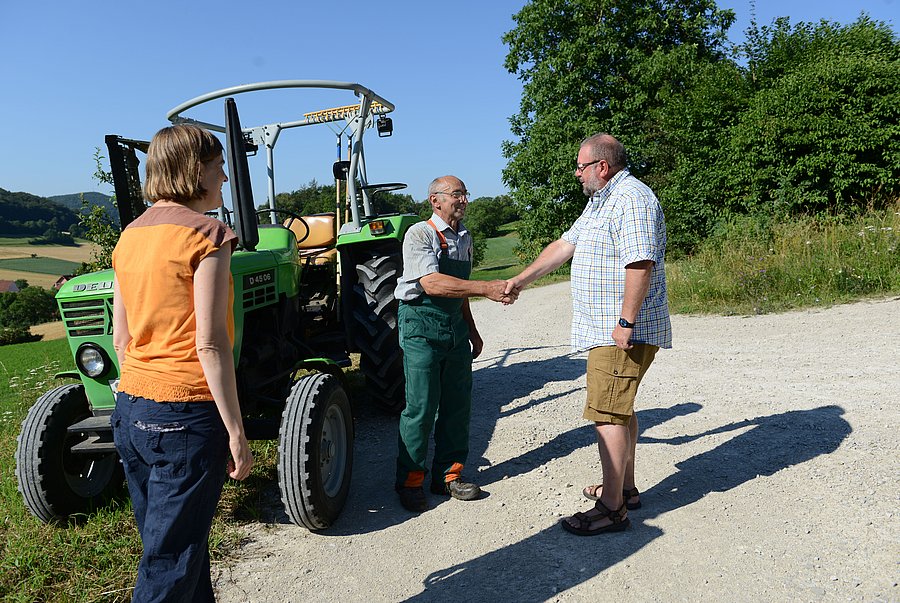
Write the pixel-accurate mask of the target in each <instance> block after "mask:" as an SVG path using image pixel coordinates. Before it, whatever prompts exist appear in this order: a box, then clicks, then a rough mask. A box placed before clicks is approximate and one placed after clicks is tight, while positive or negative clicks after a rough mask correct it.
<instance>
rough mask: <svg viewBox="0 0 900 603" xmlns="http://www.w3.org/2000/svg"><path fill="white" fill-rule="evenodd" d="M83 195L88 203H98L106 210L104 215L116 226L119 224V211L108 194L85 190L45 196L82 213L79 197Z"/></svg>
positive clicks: (77, 212)
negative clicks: (83, 191) (85, 191)
mask: <svg viewBox="0 0 900 603" xmlns="http://www.w3.org/2000/svg"><path fill="white" fill-rule="evenodd" d="M82 195H84V199H85V201H87V202H88V204H90V205H99V206H100V207H102V208H103V209H105V210H106V215H107V216H109V217H110V218H112V221H113V223H115V224H116V226H118V225H119V211H118V210H117V209H116V206H115V204H114V203H113V201H112V197H110V196H109V195H104V194H103V193H97V192H87V193H72V194H70V195H54V196H52V197H47V199H49V200H50V201H53V202H54V203H58V204H60V205H62V206H64V207H68V208H69V209H71V210H72V211H74V212H75V213H76V214H80V213H82V209H83V208H82V205H81V197H82Z"/></svg>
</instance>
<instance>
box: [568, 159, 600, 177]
mask: <svg viewBox="0 0 900 603" xmlns="http://www.w3.org/2000/svg"><path fill="white" fill-rule="evenodd" d="M601 161H603V159H595V160H594V161H588V162H587V163H576V164H575V173H576V174H577V173H578V172H583V171H584V169H585V168H586V167H588V166H590V165H594V164H595V163H600V162H601Z"/></svg>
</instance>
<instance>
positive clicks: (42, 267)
mask: <svg viewBox="0 0 900 603" xmlns="http://www.w3.org/2000/svg"><path fill="white" fill-rule="evenodd" d="M80 266H81V264H80V263H78V262H67V261H66V260H58V259H56V258H44V257H40V256H38V257H35V258H10V259H5V260H0V270H19V271H21V272H37V273H40V274H57V275H62V274H72V273H73V272H74V271H75V269H76V268H79V267H80Z"/></svg>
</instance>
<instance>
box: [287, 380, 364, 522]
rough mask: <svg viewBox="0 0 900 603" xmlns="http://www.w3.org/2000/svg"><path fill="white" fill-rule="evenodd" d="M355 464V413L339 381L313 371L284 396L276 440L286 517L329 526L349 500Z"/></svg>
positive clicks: (293, 520) (295, 520)
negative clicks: (279, 428)
mask: <svg viewBox="0 0 900 603" xmlns="http://www.w3.org/2000/svg"><path fill="white" fill-rule="evenodd" d="M352 470H353V414H352V411H351V410H350V401H349V400H348V399H347V394H346V392H344V389H343V388H342V387H341V384H340V381H338V379H337V378H336V377H334V376H332V375H325V374H322V373H316V374H314V375H307V376H305V377H302V378H300V379H299V380H298V381H297V383H295V384H294V387H293V388H291V393H290V395H289V396H288V399H287V403H286V404H285V407H284V412H283V414H282V418H281V433H280V437H279V441H278V486H279V488H280V489H281V501H282V502H283V503H284V510H285V512H286V513H287V515H288V517H289V518H290V520H291V521H292V522H293V523H295V524H297V525H299V526H304V527H306V528H307V529H309V530H323V529H325V528H327V527H329V526H330V525H331V524H332V523H333V522H334V520H335V519H337V517H338V515H340V513H341V510H342V509H343V508H344V503H346V502H347V495H348V494H349V492H350V474H351V473H352Z"/></svg>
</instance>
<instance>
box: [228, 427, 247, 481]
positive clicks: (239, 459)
mask: <svg viewBox="0 0 900 603" xmlns="http://www.w3.org/2000/svg"><path fill="white" fill-rule="evenodd" d="M228 448H229V449H230V450H231V458H230V459H228V476H229V477H231V479H236V480H238V481H243V480H244V479H246V478H247V476H248V475H250V469H252V468H253V453H252V452H250V444H249V443H248V442H247V437H246V436H245V435H244V434H241V435H240V436H238V437H236V438H228Z"/></svg>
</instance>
